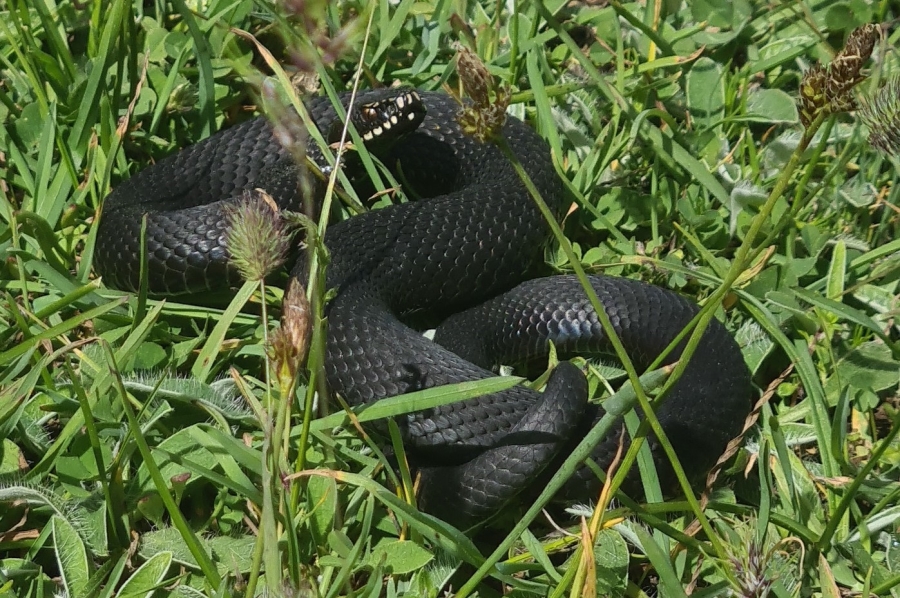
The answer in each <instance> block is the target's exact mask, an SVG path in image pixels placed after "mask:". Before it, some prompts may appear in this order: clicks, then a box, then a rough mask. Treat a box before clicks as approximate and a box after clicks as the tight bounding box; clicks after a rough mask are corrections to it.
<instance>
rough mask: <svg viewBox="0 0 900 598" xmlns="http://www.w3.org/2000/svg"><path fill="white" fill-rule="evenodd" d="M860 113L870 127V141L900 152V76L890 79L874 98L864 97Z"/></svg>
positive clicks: (891, 151)
mask: <svg viewBox="0 0 900 598" xmlns="http://www.w3.org/2000/svg"><path fill="white" fill-rule="evenodd" d="M859 115H860V117H861V118H862V120H863V122H865V123H866V125H867V126H868V127H869V143H870V144H872V145H873V146H875V147H877V148H878V149H880V150H881V151H883V152H885V153H888V154H894V155H896V154H900V77H895V78H893V79H891V80H890V81H888V83H887V84H886V85H885V86H883V87H882V88H881V89H879V90H878V92H877V93H876V94H875V95H874V97H872V98H868V99H863V101H862V106H861V108H860V111H859Z"/></svg>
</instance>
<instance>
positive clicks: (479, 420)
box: [94, 89, 751, 526]
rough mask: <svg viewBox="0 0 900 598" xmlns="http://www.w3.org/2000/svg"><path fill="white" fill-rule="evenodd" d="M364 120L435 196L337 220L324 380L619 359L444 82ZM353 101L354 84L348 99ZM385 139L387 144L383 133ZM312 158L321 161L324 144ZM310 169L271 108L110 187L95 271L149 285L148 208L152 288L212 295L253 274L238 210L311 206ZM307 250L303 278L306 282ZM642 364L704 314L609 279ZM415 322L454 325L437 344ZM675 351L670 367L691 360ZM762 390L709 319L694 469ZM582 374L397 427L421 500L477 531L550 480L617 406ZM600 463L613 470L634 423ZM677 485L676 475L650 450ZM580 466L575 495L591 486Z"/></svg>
mask: <svg viewBox="0 0 900 598" xmlns="http://www.w3.org/2000/svg"><path fill="white" fill-rule="evenodd" d="M357 100H358V101H357V103H356V106H357V107H356V108H354V109H353V110H351V111H350V118H351V119H352V120H353V122H354V125H355V127H356V128H357V130H358V131H359V132H360V135H361V136H363V138H365V139H367V140H369V142H367V147H369V149H370V150H371V151H372V152H373V154H375V155H377V157H378V158H379V159H380V160H381V161H382V162H383V163H384V164H385V165H387V166H388V167H390V168H391V170H392V171H393V172H395V173H396V174H397V177H398V180H402V181H403V183H404V185H405V186H406V187H407V188H409V189H411V190H413V191H414V193H415V195H416V196H418V197H420V198H421V199H419V200H418V201H411V202H407V203H399V204H394V205H391V206H389V207H386V208H383V209H379V210H373V211H369V212H366V213H363V214H361V215H358V216H355V217H352V218H349V219H346V220H343V221H340V222H337V223H334V224H332V225H331V226H330V227H329V228H328V232H327V234H326V236H325V239H324V241H325V245H326V246H327V248H328V250H329V252H330V255H331V262H330V264H329V266H328V269H327V274H326V282H327V285H328V287H329V288H332V289H336V290H337V292H336V295H335V296H334V298H333V299H332V300H331V301H330V303H329V304H328V306H327V316H328V330H327V341H326V372H325V373H326V379H327V382H328V385H329V387H330V389H331V391H332V392H335V393H339V394H340V395H341V396H343V397H344V398H345V399H346V400H347V401H348V402H349V403H350V404H351V405H358V404H363V403H370V402H373V401H377V400H379V399H382V398H385V397H390V396H395V395H400V394H404V393H407V392H411V391H414V390H419V389H425V388H431V387H435V386H439V385H443V384H448V383H452V382H459V381H465V380H478V379H483V378H487V377H490V376H493V375H495V374H494V373H493V372H494V370H495V368H496V367H497V366H498V365H499V364H523V363H534V362H539V361H540V360H542V359H543V360H544V364H546V355H547V354H548V347H549V343H548V341H553V343H554V344H555V346H556V348H557V351H558V353H559V355H560V356H565V355H571V354H573V353H578V352H590V353H607V354H608V353H610V351H611V348H610V345H609V342H608V340H607V339H606V337H605V335H604V334H603V331H602V330H601V328H600V326H599V324H598V322H597V318H596V314H595V313H594V312H593V310H592V309H591V307H590V305H589V303H588V301H587V298H586V296H585V293H584V291H583V289H582V288H581V286H580V285H579V283H578V282H577V280H575V279H574V278H573V277H571V276H549V277H539V276H540V275H541V274H542V267H543V266H544V264H543V257H544V248H545V246H546V244H547V241H548V237H549V229H548V227H547V224H546V222H545V221H544V220H543V218H542V216H541V214H540V212H539V211H538V209H537V208H536V207H535V204H534V202H533V200H532V198H531V197H530V195H529V193H528V191H527V190H526V187H525V186H524V185H523V184H522V182H521V179H520V178H519V176H518V175H517V174H516V172H515V171H514V169H513V168H512V166H511V165H510V163H509V161H508V160H507V158H506V157H505V156H504V155H503V154H502V153H501V152H500V151H499V150H498V148H497V147H496V146H494V145H493V144H490V143H481V142H479V141H476V140H475V139H473V138H472V137H470V136H467V135H466V134H464V133H463V131H462V130H461V128H460V125H459V124H458V122H457V114H458V111H459V104H458V103H457V102H456V100H454V99H452V98H450V97H449V96H447V95H445V94H442V93H438V92H424V91H422V92H415V91H411V90H396V89H394V90H375V91H367V92H362V93H361V94H360V95H359V97H358V98H357ZM341 101H342V102H343V103H344V104H345V107H346V105H347V104H348V101H349V96H348V95H343V96H341ZM306 106H307V109H308V111H309V114H310V118H311V120H312V121H313V124H315V125H316V126H317V127H318V128H319V130H320V131H322V132H323V134H326V137H328V132H329V131H334V130H339V128H340V127H339V126H338V127H336V124H338V125H339V124H340V122H341V121H340V120H338V117H337V114H336V112H335V110H334V108H333V107H332V104H331V103H330V102H329V101H328V99H326V98H313V99H310V100H308V101H307V103H306ZM502 134H503V136H504V137H505V139H506V140H507V141H508V143H509V145H510V146H511V147H512V148H514V151H515V153H516V155H517V157H518V158H519V160H520V161H521V163H522V164H523V165H524V167H525V169H526V171H527V173H528V175H529V176H530V177H531V180H532V181H533V182H534V184H535V186H536V187H537V189H538V191H539V192H540V193H541V195H542V196H543V197H544V198H545V200H546V201H547V202H548V204H549V205H550V206H551V208H552V209H553V210H554V211H555V212H556V213H557V214H559V213H560V212H561V211H562V209H563V193H562V188H561V183H560V181H559V179H558V177H557V175H556V173H555V171H554V168H553V165H552V163H551V160H550V156H549V150H548V147H547V145H546V143H545V142H544V141H543V140H542V139H541V138H540V137H539V136H538V135H537V134H536V133H535V132H534V131H533V130H532V129H530V128H529V127H528V126H527V125H526V124H524V123H523V122H522V121H520V120H518V119H516V118H512V117H509V118H508V119H507V121H506V123H505V125H504V126H503V130H502ZM383 137H384V138H388V139H389V141H388V142H386V143H382V142H381V138H383ZM309 151H310V158H311V160H312V161H313V162H314V163H317V164H320V163H321V155H319V154H318V153H317V152H318V150H315V149H311V150H309ZM296 172H297V171H296V167H295V166H293V162H292V160H291V157H290V156H289V155H288V153H287V152H286V151H285V150H284V149H283V148H282V147H281V146H280V145H279V143H278V142H277V141H276V139H275V137H274V135H273V132H272V128H271V126H270V124H269V123H268V121H266V120H265V119H263V118H257V119H255V120H250V121H247V122H244V123H242V124H239V125H236V126H234V127H231V128H229V129H226V130H225V131H222V132H220V133H218V134H216V135H213V136H211V137H209V138H208V139H206V140H204V141H202V142H200V143H197V144H196V145H193V146H191V147H188V148H186V149H184V150H182V151H180V152H178V153H176V154H174V155H173V156H170V157H169V158H167V159H164V160H162V161H160V162H159V163H157V164H155V165H153V166H151V167H149V168H146V169H145V170H143V171H141V172H139V173H137V174H136V175H135V176H133V177H131V178H130V179H129V180H127V181H124V182H123V183H122V184H120V185H119V186H117V187H116V189H115V190H114V191H113V192H112V193H111V194H110V195H109V196H108V197H107V198H106V200H105V203H104V206H103V211H102V217H101V222H100V224H99V230H98V234H97V243H96V251H95V262H94V264H95V268H96V270H97V272H98V273H99V274H100V275H102V276H103V278H104V280H105V281H106V283H107V284H109V285H111V286H114V287H117V288H121V289H124V290H133V289H136V288H137V287H138V283H139V280H138V274H139V271H140V268H139V265H140V255H141V251H140V238H141V237H140V231H141V220H142V218H143V217H144V216H145V215H146V216H147V232H146V243H147V255H148V257H149V268H148V284H149V289H150V291H151V292H153V293H156V294H171V293H184V292H200V291H202V290H203V289H206V288H212V287H216V286H223V285H226V286H227V285H235V284H238V283H239V282H240V281H239V277H238V275H237V274H236V272H235V271H234V268H233V267H232V266H230V265H229V263H228V250H227V246H226V242H225V233H226V228H227V219H226V218H225V217H224V212H225V210H226V209H227V206H228V205H229V204H231V203H234V202H235V201H237V200H238V199H239V198H240V197H241V196H242V193H243V191H244V190H247V189H252V188H262V189H264V190H265V191H266V192H267V193H268V194H269V195H271V196H272V197H273V199H274V200H275V201H276V202H277V203H278V204H279V206H280V207H281V208H283V209H293V210H298V209H301V207H302V204H303V198H302V197H300V196H299V192H298V190H297V189H298V185H297V176H296ZM304 268H305V264H304V263H303V260H299V263H298V264H297V266H296V267H295V269H294V272H293V275H296V276H303V275H304V274H305V269H304ZM590 281H591V284H592V285H593V287H594V289H595V290H596V291H597V293H598V295H599V297H600V299H601V301H602V302H603V305H604V307H605V309H606V312H607V314H608V315H609V317H610V319H611V320H612V322H613V324H614V326H615V328H616V331H617V333H618V335H619V337H620V338H621V340H622V342H623V344H624V345H625V347H626V349H627V350H628V352H629V355H630V356H631V358H632V360H633V361H634V363H635V366H636V367H637V368H638V370H639V371H642V369H644V368H646V367H647V366H649V365H650V364H651V362H652V361H653V359H654V358H655V357H656V356H658V355H659V354H660V353H661V352H662V350H663V349H664V348H665V347H666V346H667V345H668V344H669V342H670V341H671V340H672V339H673V338H675V336H676V335H677V334H678V333H679V331H681V329H682V328H683V327H684V326H685V325H686V324H687V323H688V322H689V321H690V320H691V318H692V317H693V316H694V315H695V314H696V313H697V310H698V308H697V306H696V305H695V304H693V303H691V302H690V301H687V300H686V299H684V298H682V297H680V296H679V295H677V294H675V293H672V292H670V291H667V290H664V289H661V288H658V287H655V286H651V285H648V284H644V283H641V282H636V281H632V280H627V279H622V278H615V277H605V276H592V277H591V278H590ZM413 325H415V327H416V328H421V327H431V326H435V325H437V330H436V332H435V336H434V341H433V342H432V341H429V340H427V339H426V338H425V337H423V336H422V335H421V334H420V333H419V332H418V331H417V329H414V328H413V327H412V326H413ZM681 350H682V347H678V349H677V350H676V351H674V352H673V353H672V354H671V355H670V356H669V357H668V358H667V363H671V362H673V361H675V360H677V358H678V356H679V355H680V352H681ZM750 396H751V382H750V374H749V371H748V369H747V367H746V365H745V364H744V361H743V358H742V356H741V353H740V350H739V348H738V346H737V344H736V343H735V341H734V339H733V338H732V337H731V336H730V335H729V334H728V332H727V331H726V329H725V328H724V327H723V326H722V325H721V324H720V323H718V322H717V321H713V322H712V324H711V325H710V326H709V328H708V329H707V331H706V332H705V335H704V337H703V339H702V342H701V343H700V345H699V347H698V349H697V351H696V352H695V354H694V356H693V358H692V359H691V362H690V364H689V365H688V367H687V369H686V371H685V372H684V375H683V376H682V378H681V379H680V380H679V381H678V383H677V384H676V385H675V386H674V388H673V389H672V390H671V392H670V394H669V396H668V398H667V400H666V401H665V402H664V404H663V405H662V406H661V407H660V409H659V410H658V413H657V415H658V417H659V420H660V422H661V424H662V426H663V429H664V430H665V432H666V434H667V436H668V438H669V439H670V440H671V442H672V444H673V445H674V447H675V449H676V451H677V453H678V455H679V458H680V460H681V462H682V464H683V465H685V467H686V468H687V470H688V471H689V472H690V473H692V474H694V475H697V474H700V473H702V472H704V471H706V470H707V469H708V468H709V467H710V466H711V465H712V464H713V463H714V461H715V459H716V458H717V457H718V455H720V454H721V452H722V451H723V449H724V447H725V445H726V443H727V441H728V440H729V439H731V438H732V437H733V436H735V435H736V434H737V433H738V432H739V431H740V428H741V424H742V422H743V421H744V419H745V417H746V416H747V414H748V412H749V410H750ZM602 413H603V411H602V408H601V407H599V406H597V405H596V404H594V403H590V402H588V397H587V383H586V380H585V377H584V376H583V374H582V373H581V371H580V370H578V368H576V367H575V366H574V365H572V364H571V363H569V362H566V361H562V362H560V364H559V365H558V366H557V367H556V369H555V370H554V371H553V373H552V374H551V376H550V378H549V381H548V383H547V385H546V388H545V389H544V390H543V392H537V391H534V390H531V389H528V388H525V387H523V386H517V387H514V388H512V389H510V390H507V391H504V392H499V393H496V394H492V395H488V396H482V397H478V398H474V399H470V400H467V401H464V402H460V403H455V404H451V405H446V406H443V407H439V408H435V409H428V410H424V411H420V412H416V413H411V414H409V415H407V416H405V417H403V418H400V419H401V421H399V422H398V423H399V424H400V428H401V432H402V434H403V439H404V442H405V446H406V451H407V454H408V455H409V457H410V459H411V461H412V463H413V464H414V465H415V467H416V468H417V470H418V471H419V472H420V474H421V476H422V479H421V484H420V493H419V497H418V500H419V506H420V508H422V509H423V510H425V511H427V512H430V513H433V514H435V515H437V516H439V517H441V518H444V519H445V520H448V521H450V522H452V523H456V524H457V525H460V526H466V525H470V524H472V523H476V522H479V521H482V520H483V519H485V518H486V517H489V516H490V515H492V514H494V513H496V512H497V511H498V510H499V509H500V508H501V507H502V506H503V505H505V504H507V503H508V502H509V501H511V500H512V499H514V498H515V497H517V496H519V495H522V494H523V493H524V494H528V493H529V492H532V491H533V490H534V487H535V485H536V484H538V483H539V480H540V479H541V476H542V475H546V474H547V472H550V471H552V470H553V468H554V467H555V466H556V464H558V463H559V462H560V461H561V459H563V458H564V457H565V456H566V454H567V451H569V450H571V448H572V447H574V446H575V444H577V442H578V441H579V440H580V439H581V438H583V437H584V435H585V433H586V432H587V431H588V430H589V429H590V426H591V425H592V424H593V423H594V422H596V421H597V420H598V418H599V417H600V416H601V415H602ZM611 436H614V437H612V438H609V439H608V440H606V441H604V442H603V443H602V444H601V445H600V446H598V447H597V449H596V450H595V451H594V453H593V455H592V456H593V458H594V459H595V461H596V462H597V463H598V464H599V465H600V466H601V467H606V466H607V465H608V464H609V463H610V461H611V458H612V455H613V454H614V451H615V448H616V446H617V442H618V434H614V435H611ZM651 446H652V447H653V450H654V454H655V455H656V462H657V466H658V470H659V473H660V476H661V481H662V483H663V484H664V486H666V485H671V484H672V483H673V480H674V478H673V474H672V470H671V466H670V465H669V464H668V462H667V461H666V459H665V457H664V456H662V452H661V450H660V449H659V447H658V446H657V443H655V442H651ZM598 487H599V481H598V480H597V478H596V476H594V475H593V474H592V473H591V472H590V470H589V469H587V468H582V470H581V471H579V472H578V473H577V474H576V475H575V476H574V477H573V478H572V479H570V480H569V482H568V483H567V485H566V486H565V488H564V490H563V493H564V494H565V495H566V496H567V497H571V498H581V499H586V498H590V497H591V496H594V494H593V493H594V492H596V490H597V488H598Z"/></svg>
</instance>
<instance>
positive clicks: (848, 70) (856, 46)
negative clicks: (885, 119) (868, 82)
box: [800, 23, 881, 127]
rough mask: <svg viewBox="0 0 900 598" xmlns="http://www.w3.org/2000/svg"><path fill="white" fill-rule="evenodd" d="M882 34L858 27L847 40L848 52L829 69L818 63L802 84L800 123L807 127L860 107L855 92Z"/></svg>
mask: <svg viewBox="0 0 900 598" xmlns="http://www.w3.org/2000/svg"><path fill="white" fill-rule="evenodd" d="M880 35H881V27H880V26H879V25H874V24H871V23H869V24H867V25H863V26H862V27H857V28H856V29H854V30H853V32H852V33H851V34H850V36H849V37H848V38H847V44H846V45H845V46H844V49H843V50H841V51H840V52H838V54H837V56H835V57H834V60H832V61H831V62H830V63H829V64H828V65H827V66H823V65H822V64H820V63H816V64H815V65H813V66H812V67H811V68H810V69H808V70H807V71H806V72H805V73H804V74H803V79H802V80H801V81H800V120H801V122H802V123H803V126H804V127H809V125H810V124H811V123H812V122H813V121H814V120H816V117H818V116H819V115H820V114H824V115H826V116H828V115H831V114H837V113H839V112H848V111H850V110H855V109H856V107H857V104H856V98H855V97H853V93H852V90H853V88H854V87H856V85H857V84H859V82H860V81H862V80H864V79H865V78H866V77H865V75H863V74H862V67H863V65H864V64H865V63H866V61H868V60H869V57H871V56H872V50H873V49H874V48H875V43H876V42H877V41H878V38H879V36H880Z"/></svg>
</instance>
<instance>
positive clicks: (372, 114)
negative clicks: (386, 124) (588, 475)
mask: <svg viewBox="0 0 900 598" xmlns="http://www.w3.org/2000/svg"><path fill="white" fill-rule="evenodd" d="M362 115H363V118H365V119H366V120H369V121H373V120H375V119H377V118H378V111H377V110H375V109H374V108H372V107H366V108H363V111H362Z"/></svg>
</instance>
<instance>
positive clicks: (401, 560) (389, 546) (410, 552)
mask: <svg viewBox="0 0 900 598" xmlns="http://www.w3.org/2000/svg"><path fill="white" fill-rule="evenodd" d="M432 559H434V555H433V554H431V553H430V552H429V551H427V550H425V549H424V548H422V547H421V546H419V545H418V544H416V543H415V542H410V541H403V540H387V541H384V542H380V543H379V544H378V545H377V546H375V548H373V549H372V552H371V553H370V554H369V559H368V561H369V564H370V565H373V566H374V565H376V564H379V563H380V564H381V565H383V567H384V569H385V570H386V571H388V572H391V573H394V574H396V575H407V574H409V573H412V572H413V571H415V570H416V569H421V568H422V567H424V566H425V565H427V564H428V563H429V562H431V560H432Z"/></svg>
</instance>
